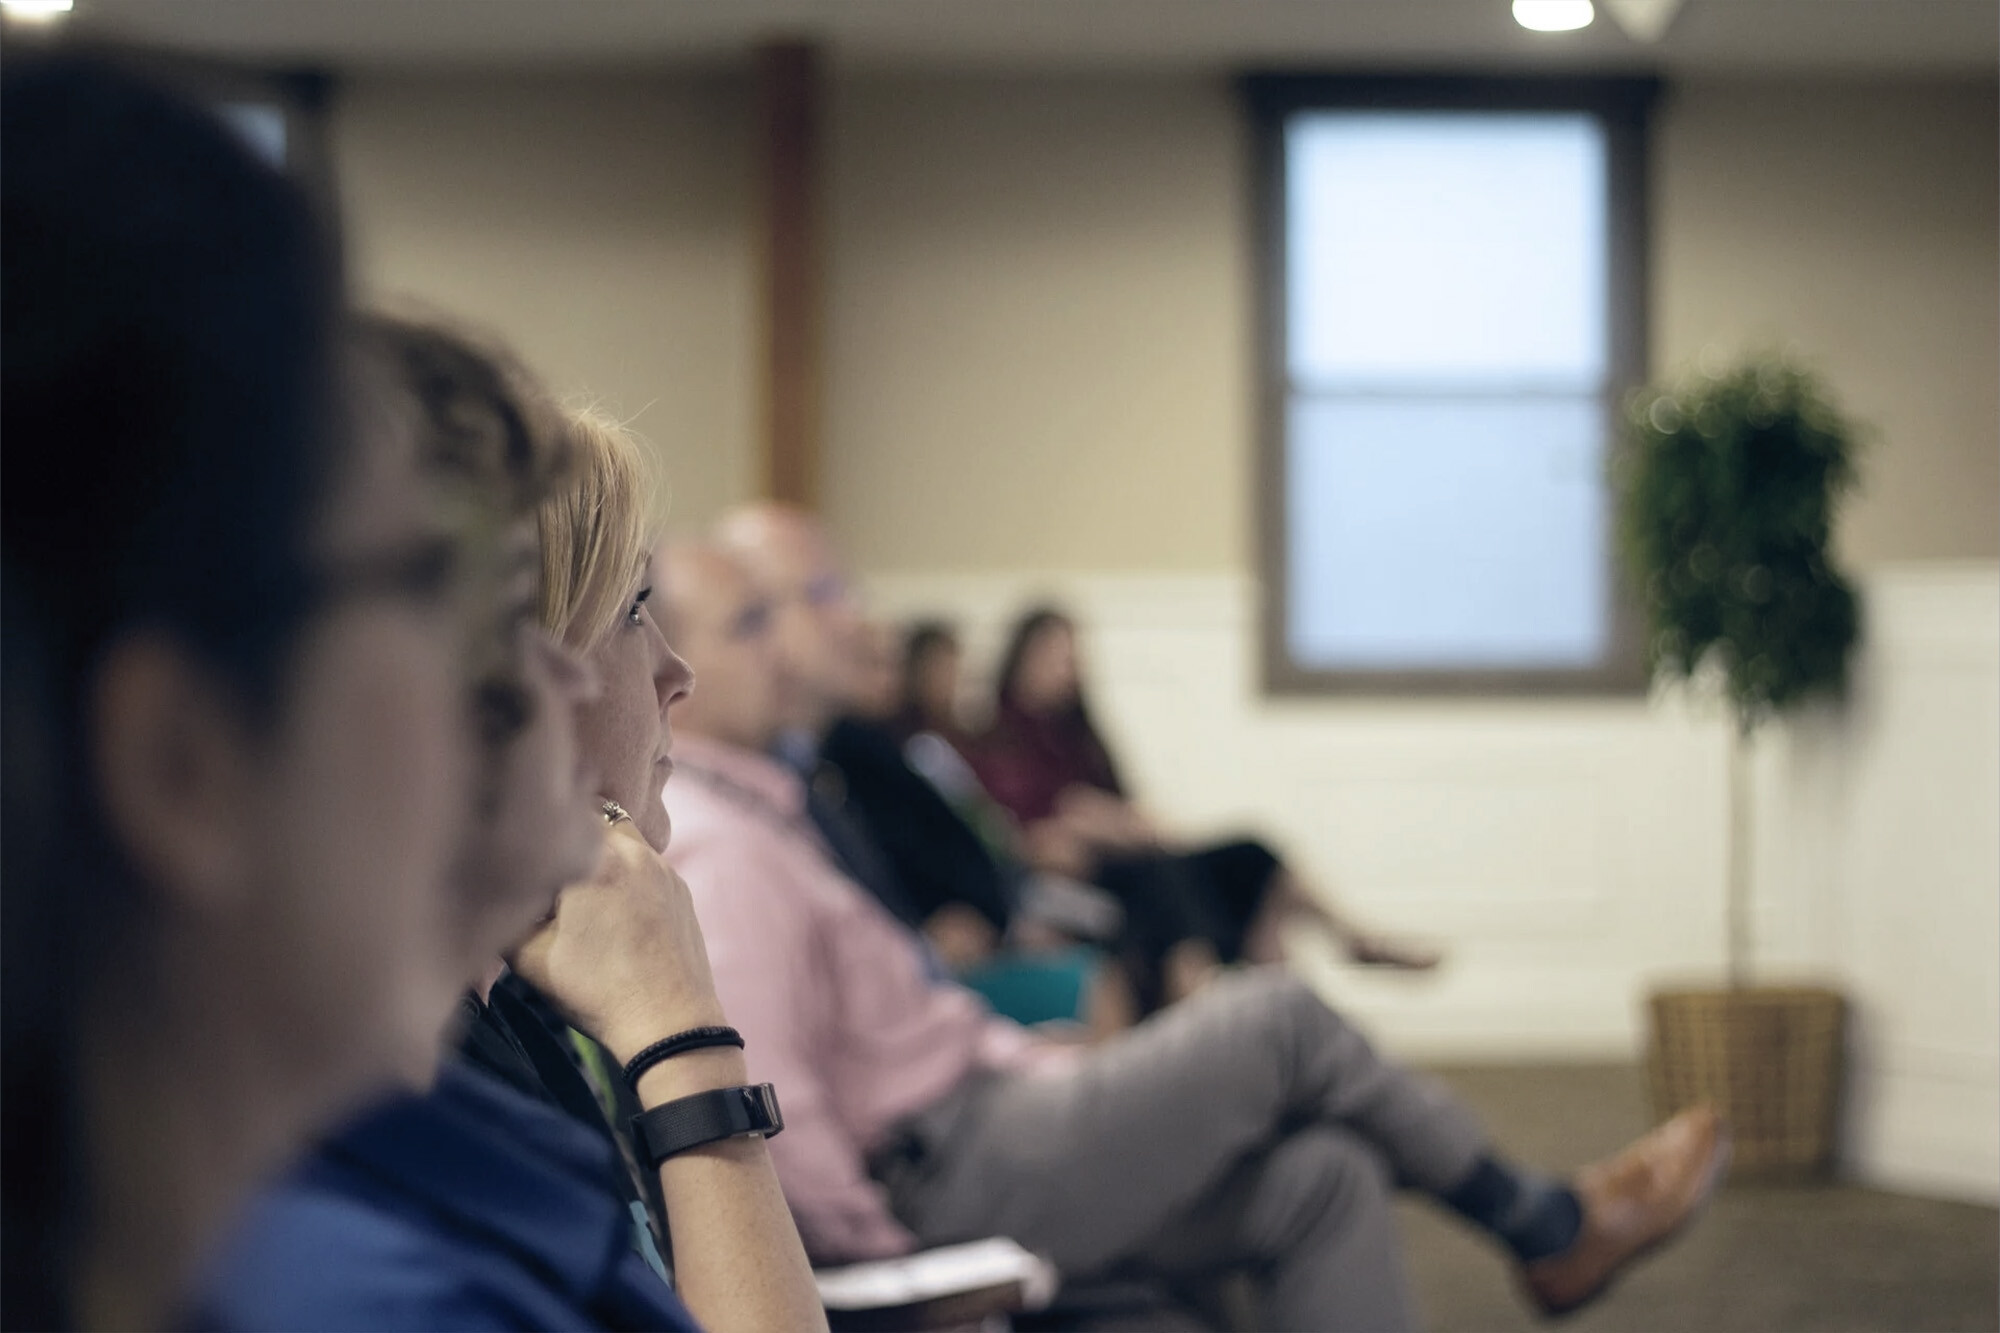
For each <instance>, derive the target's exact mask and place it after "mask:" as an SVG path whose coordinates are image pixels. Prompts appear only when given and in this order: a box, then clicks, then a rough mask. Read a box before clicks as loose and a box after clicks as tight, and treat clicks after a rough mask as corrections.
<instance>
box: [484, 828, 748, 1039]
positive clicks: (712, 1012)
mask: <svg viewBox="0 0 2000 1333" xmlns="http://www.w3.org/2000/svg"><path fill="white" fill-rule="evenodd" d="M508 962H509V963H511V964H512V966H513V968H514V971H515V972H517V973H519V974H520V975H521V977H522V978H523V979H524V980H526V981H527V982H528V983H529V984H531V985H533V986H534V987H535V989H537V990H539V991H540V992H541V993H542V994H543V995H545V996H547V997H548V1000H549V1002H550V1003H551V1004H553V1005H555V1007H556V1009H557V1010H558V1011H559V1012H560V1013H561V1014H562V1016H563V1017H564V1018H565V1019H566V1020H567V1021H568V1022H569V1023H570V1024H571V1025H572V1026H573V1027H577V1028H580V1029H582V1030H583V1031H584V1032H587V1033H589V1034H590V1035H591V1036H593V1037H595V1038H597V1040H599V1041H600V1042H602V1043H604V1045H605V1046H606V1047H608V1048H609V1049H610V1051H611V1053H612V1054H613V1055H615V1056H617V1057H618V1059H620V1060H630V1059H631V1058H632V1057H633V1056H634V1055H636V1054H638V1053H639V1052H640V1051H641V1050H644V1049H645V1048H646V1047H647V1046H649V1045H651V1044H652V1043H653V1042H656V1041H658V1040H660V1039H661V1038H662V1037H668V1036H672V1035H673V1034H674V1033H677V1032H684V1031H686V1030H687V1029H689V1028H694V1027H704V1026H709V1025H713V1024H720V1023H722V1022H724V1021H725V1020H724V1018H723V1013H722V1003H721V1001H719V1000H718V999H717V998H716V995H715V978H714V976H713V975H712V974H711V973H710V971H709V966H708V950H707V947H706V945H705V944H704V943H703V942H702V937H701V924H700V922H698V921H697V920H696V919H695V914H694V902H693V899H692V898H690V897H689V895H688V890H687V885H686V884H684V883H682V882H681V877H680V876H679V875H677V874H675V873H674V871H673V869H672V868H671V867H669V866H668V865H667V864H666V862H665V861H663V860H661V859H660V855H659V853H657V852H655V851H654V850H653V849H652V847H650V846H649V845H648V844H647V842H646V840H645V839H644V838H643V837H641V836H640V835H639V832H638V830H637V829H635V828H634V827H633V826H632V824H631V823H630V822H629V821H620V822H619V823H618V824H617V825H616V826H615V827H613V828H612V830H611V834H610V836H609V837H608V838H606V839H605V848H604V856H603V859H602V860H600V861H599V862H598V866H597V873H596V874H594V875H592V876H591V877H590V878H589V879H587V880H582V881H580V882H578V883H576V884H572V885H570V886H569V887H568V888H566V889H564V890H563V891H562V894H561V896H559V897H558V898H557V899H556V910H555V915H554V916H552V917H550V918H549V920H548V921H547V922H546V923H544V924H543V926H542V927H541V929H540V930H538V931H536V932H535V933H534V934H533V935H532V936H530V937H529V938H528V939H527V941H526V942H524V943H523V944H522V945H521V946H520V947H519V948H518V949H516V950H515V951H514V955H513V957H512V958H510V959H509V960H508Z"/></svg>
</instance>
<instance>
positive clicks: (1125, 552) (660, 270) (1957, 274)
mask: <svg viewBox="0 0 2000 1333" xmlns="http://www.w3.org/2000/svg"><path fill="white" fill-rule="evenodd" d="M743 94H744V90H743V87H742V85H741V84H740V83H739V82H737V81H733V80H729V79H726V78H721V77H718V76H712V75H689V74H673V75H660V76H658V77H654V78H639V77H630V76H621V77H618V78H603V77H597V76H581V75H570V76H549V77H536V78H512V77H506V78H502V77H491V76H485V77H481V76H450V77H438V76H423V75H397V76H387V75H384V76H377V77H370V78H363V79H360V80H358V81H356V82H354V83H353V84H351V85H349V86H347V87H346V88H345V90H344V92H343V96H342V97H341V99H340V101H339V103H338V111H337V113H336V117H335V121H334V143H335V150H336V163H337V168H338V170H339V172H340V175H341V184H342V188H343V191H344V195H345V201H346V210H345V211H346V215H347V219H348V226H349V230H350V236H351V239H352V241H353V242H354V244H355V247H356V254H357V269H358V272H359V273H360V275H361V276H362V278H363V279H364V281H365V282H366V283H367V284H368V285H370V286H371V287H374V288H376V289H380V290H390V291H403V292H411V293H415V294H417V295H419V296H422V297H425V298H428V299H430V300H432V301H435V302H436V303H438V304H440V305H442V306H444V307H446V308H447V309H450V310H454V311H457V312H460V313H462V314H463V315H465V316H467V317H469V318H471V319H474V320H476V321H478V322H480V323H483V324H486V325H488V326H489V327H492V328H494V329H495V330H497V331H499V332H501V333H503V334H505V335H506V336H508V337H509V338H511V339H512V340H514V341H515V342H516V343H517V344H518V346H519V347H520V348H521V350H522V351H523V353H524V354H525V355H527V356H528V357H529V358H530V359H531V361H533V362H534V363H535V364H536V365H537V366H538V367H539V368H541V369H542V370H543V371H544V373H546V374H547V375H548V376H549V377H550V378H551V379H552V380H554V381H555V382H556V383H557V384H558V385H559V386H562V387H565V388H588V389H591V390H594V391H595V392H596V393H598V394H600V395H602V396H603V397H604V398H605V399H606V400H607V402H608V404H609V405H610V406H612V407H613V408H614V409H616V410H618V411H621V412H623V413H626V414H631V413H635V412H640V411H641V409H644V411H643V413H642V415H640V417H639V420H638V425H639V427H640V428H641V429H642V431H644V432H645V433H647V434H648V435H649V436H651V437H652V438H653V439H654V440H655V442H656V443H657V444H658V445H659V447H660V448H661V449H662V450H663V451H664V453H665V455H666V457H667V459H668V460H669V465H670V468H671V471H672V474H673V477H674V482H675V494H676V514H677V516H678V517H679V518H680V519H681V520H682V521H684V522H686V523H690V524H692V523H700V522H704V521H706V520H707V518H709V517H710V516H711V515H713V514H714V513H716V512H717V511H718V510H719V509H721V508H722V507H723V506H725V505H727V504H729V503H731V502H734V501H736V500H739V499H742V498H745V497H746V496H747V495H748V494H749V493H750V489H751V487H752V485H753V483H754V477H755V475H756V470H755V468H754V466H753V461H752V460H753V449H754V430H755V420H756V418H755V413H754V396H753V395H754V384H753V379H752V366H753V364H754V361H753V332H754V328H755V324H754V319H755V314H754V309H753V302H752V298H753V293H754V278H753V273H752V269H751V249H750V244H749V218H750V203H749V199H748V196H747V190H746V181H747V173H746V172H745V170H744V154H745V153H746V152H747V151H748V147H749V139H748V128H747V120H748V107H747V102H746V99H745V97H744V95H743ZM830 118H831V124H830V136H829V139H830V142H829V144H828V178H829V180H828V189H829V193H828V200H827V202H828V217H829V227H830V246H829V254H828V270H829V271H828V278H829V291H828V307H827V333H828V385H827V390H826V394H827V396H826V419H827V430H826V441H827V458H826V495H825V501H826V507H827V510H828V512H829V515H830V517H831V518H832V520H833V522H834V523H835V524H836V526H837V528H838V530H839V532H840V534H841V536H842V537H843V539H844V540H845V542H846V543H847V545H848V546H849V548H850V549H851V550H852V552H853V554H854V556H855V561H856V564H857V565H858V566H859V567H860V568H861V569H862V570H864V571H866V572H884V573H886V572H923V571H949V570H959V571H989V572H1003V571H1007V570H1023V569H1073V570H1102V571H1112V570H1155V571H1176V570H1183V571H1198V570H1210V571H1215V570H1245V569H1248V568H1249V566H1250V563H1251V534H1250V500H1249V496H1250V493H1251V489H1250V488H1251V482H1252V469H1253V457H1254V449H1253V447H1252V440H1253V430H1254V415H1253V410H1252V394H1251V385H1252V382H1253V381H1252V374H1253V366H1252V363H1251V359H1250V350H1249V331H1250V320H1251V317H1252V306H1251V290H1250V277H1249V272H1250V266H1249V262H1248V259H1249V251H1248V246H1249V217H1250V210H1249V191H1250V182H1249V172H1248V165H1247V149H1248V144H1247V139H1246V136H1245V131H1244V129H1243V125H1242V119H1241V115H1240V112H1239V109H1238V107H1237V105H1236V103H1235V100H1234V98H1233V96H1232V95H1231V93H1230V90H1229V88H1228V85H1227V83H1226V82H1225V81H1224V80H1221V79H1205V78H1193V77H1167V76H1157V77H1142V76H1125V77H1118V78H1108V79H1106V78H1100V79H1088V78H1083V77H1069V76H1064V77H1055V76H1050V77H1044V78H1034V77H1019V76H996V75H985V76H969V77H968V76H953V77H946V76H941V75H939V76H922V75H912V74H902V75H892V74H886V73H874V74H855V75H849V76H844V77H840V78H837V79H836V80H835V81H834V85H833V98H832V105H831V108H830ZM1996 121H2000V103H1997V102H1996V96H1995V91H1994V85H1993V84H1992V83H1991V82H1990V81H1988V82H1985V83H1983V84H1962V85H1944V86H1935V85H1933V86H1926V85H1918V84H1907V85H1900V86H1899V85H1889V84H1878V85H1866V84H1847V83H1818V84H1771V83H1761V84H1760V83H1751V82H1744V81H1740V80H1739V81H1724V82H1714V81H1711V82H1700V83H1695V84H1692V85H1689V86H1685V87H1681V88H1677V89H1675V90H1673V91H1672V92H1671V93H1670V94H1669V96H1668V98H1667V100H1666V101H1665V102H1664V103H1663V104H1662V106H1661V108H1660V113H1659V120H1658V130H1657V134H1656V138H1655V156H1654V162H1653V166H1654V195H1653V216H1654V234H1653V260H1654V263H1653V275H1652V276H1653V306H1652V324H1653V330H1654V339H1653V341H1654V353H1655V361H1656V365H1657V366H1658V367H1660V368H1661V369H1670V368H1673V367H1675V366H1678V365H1681V364H1684V363H1686V362H1687V361H1689V360H1690V359H1691V358H1693V357H1694V356H1695V354H1696V353H1697V352H1698V351H1699V350H1700V349H1701V348H1703V347H1704V346H1707V345H1710V344H1715V345H1718V346H1721V347H1723V348H1725V349H1734V348H1740V347H1745V346H1752V345H1757V344H1768V343H1782V342H1786V341H1796V342H1797V343H1798V344H1799V345H1800V347H1801V348H1802V349H1803V350H1804V351H1805V352H1806V353H1807V354H1808V355H1809V356H1811V357H1813V358H1815V359H1816V360H1817V361H1818V362H1819V363H1820V364H1821V365H1823V366H1824V367H1825V369H1826V371H1827V373H1828V375H1829V378H1830V380H1831V382H1832V383H1833V386H1834V388H1835V390H1836V392H1837V393H1838V394H1839V395H1840V397H1841V399H1842V401H1843V402H1844V403H1845V404H1846V405H1847V406H1848V407H1849V408H1850V410H1851V411H1852V412H1853V413H1854V414H1855V415H1856V416H1858V417H1861V418H1864V419H1866V420H1868V421H1870V422H1872V423H1873V424H1874V425H1875V426H1876V427H1878V428H1879V431H1880V436H1879V438H1878V440H1877V442H1876V443H1875V445H1874V447H1873V448H1872V450H1871V451H1870V453H1869V455H1868V456H1867V458H1866V460H1865V473H1864V477H1865V489H1864V492H1863V494H1862V496H1861V497H1860V498H1859V500H1858V501H1857V502H1856V504H1855V505H1854V507H1853V509H1852V510H1851V511H1850V512H1849V514H1848V517H1847V521H1846V523H1845V525H1844V527H1843V532H1842V543H1843V545H1844V547H1845V548H1846V550H1847V552H1848V554H1849V555H1850V556H1851V557H1853V558H1854V559H1855V560H1856V561H1857V562H1859V563H1863V564H1876V563H1881V562H1884V561H1890V560H1898V559H1915V558H1932V557H1946V558H1949V557H1977V558H1989V559H1990V558H1994V557H1995V556H2000V521H1996V510H1995V497H1996V495H2000V384H1997V383H1996V375H1997V374H2000V329H1996V312H2000V271H1996V251H2000V221H1996V202H1995V196H1996V189H1995V183H1996V160H2000V146H1996V128H1995V127H1996Z"/></svg>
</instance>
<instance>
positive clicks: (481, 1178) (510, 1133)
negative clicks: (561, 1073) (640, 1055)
mask: <svg viewBox="0 0 2000 1333" xmlns="http://www.w3.org/2000/svg"><path fill="white" fill-rule="evenodd" d="M615 1169H617V1166H616V1163H615V1162H614V1161H613V1160H612V1157H611V1149H610V1148H609V1147H608V1145H607V1144H606V1143H605V1142H604V1140H603V1138H602V1137H601V1136H599V1135H596V1134H593V1133H592V1132H591V1131H590V1130H588V1129H586V1128H585V1127H583V1126H581V1125H578V1124H576V1123H574V1122H573V1121H572V1120H570V1119H569V1118H568V1117H567V1116H565V1115H564V1114H563V1113H562V1112H561V1111H559V1110H556V1109H555V1108H553V1107H550V1106H548V1105H545V1104H543V1103H540V1102H537V1101H535V1100H533V1099H531V1098H529V1097H526V1096H523V1095H522V1094H521V1093H519V1092H517V1091H515V1090H514V1089H513V1088H510V1087H508V1086H506V1085H505V1084H504V1083H501V1082H500V1081H499V1080H497V1079H494V1078H492V1077H490V1076H488V1075H486V1074H484V1073H481V1072H480V1071H478V1070H476V1069H472V1068H469V1067H467V1066H464V1065H462V1064H457V1063H451V1064H447V1065H446V1066H445V1068H444V1069H443V1071H442V1072H441V1073H440V1074H439V1077H438V1082H437V1086H436V1087H435V1088H433V1089H432V1090H431V1092H430V1093H429V1094H428V1095H426V1096H421V1097H419V1096H415V1095H404V1096H399V1097H397V1098H395V1099H393V1100H391V1101H389V1102H387V1103H385V1104H383V1105H382V1106H380V1107H378V1108H376V1109H375V1110H373V1111H371V1112H369V1113H368V1114H367V1115H365V1116H363V1117H362V1118H361V1119H360V1120H359V1121H358V1122H356V1123H355V1124H354V1125H352V1126H350V1127H349V1128H348V1129H347V1130H345V1131H343V1132H342V1133H341V1134H339V1135H338V1136H337V1137H335V1138H334V1139H332V1140H331V1141H330V1142H328V1144H327V1145H326V1146H325V1147H323V1148H322V1149H320V1151H318V1152H317V1153H315V1154H314V1155H313V1156H312V1157H310V1158H308V1159H307V1160H306V1161H305V1163H303V1164H302V1165H301V1166H300V1167H299V1168H298V1169H296V1170H295V1171H294V1172H293V1173H292V1174H291V1175H290V1176H289V1177H288V1178H286V1179H285V1180H284V1181H282V1182H281V1183H279V1184H278V1185H276V1186H274V1187H273V1188H271V1189H269V1190H267V1191H266V1192H265V1193H264V1194H263V1195H262V1196H261V1197H260V1198H259V1199H258V1200H257V1202H256V1204H255V1206H254V1207H253V1208H252V1209H251V1210H250V1212H249V1213H248V1215H247V1216H246V1217H245V1219H244V1221H243V1224H242V1225H241V1226H240V1227H239V1228H238V1230H237V1232H236V1233H235V1235H234V1236H233V1237H232V1238H231V1240H230V1242H229V1243H228V1245H227V1246H226V1247H225V1249H224V1251H223V1253H222V1255H221V1257H220V1262H219V1263H218V1264H217V1265H216V1267H215V1268H214V1269H213V1270H212V1273H213V1276H212V1280H211V1281H210V1282H209V1283H208V1285H207V1289H206V1291H205V1293H204V1295H203V1297H202V1300H201V1301H200V1303H199V1304H198V1306H197V1309H196V1315H195V1318H194V1320H193V1321H192V1322H193V1324H194V1325H195V1326H196V1327H201V1328H215V1329H227V1330H233V1329H243V1330H250V1329H297V1330H313V1329H327V1330H334V1329H361V1328H367V1329H409V1330H419V1329H421V1330H431V1329H437V1330H447V1329H503V1328H505V1329H516V1328H535V1329H670V1330H684V1331H685V1333H699V1329H698V1326H697V1325H696V1324H695V1322H694V1318H693V1316H692V1315H690V1314H689V1313H688V1311H687V1307H686V1306H684V1305H682V1304H681V1302H680V1298H679V1297H677V1296H675V1295H674V1293H673V1290H672V1289H671V1288H669V1287H668V1286H667V1285H666V1283H664V1282H662V1281H661V1280H660V1278H659V1277H658V1275H657V1274H655V1273H654V1272H653V1271H652V1270H651V1269H650V1268H648V1267H647V1266H646V1262H645V1261H644V1260H643V1259H642V1258H641V1257H640V1256H639V1255H638V1254H637V1253H636V1252H635V1251H634V1250H633V1248H632V1244H631V1231H632V1219H631V1215H630V1213H629V1212H628V1211H627V1207H626V1204H625V1202H624V1201H623V1200H621V1199H620V1198H619V1197H618V1196H617V1194H616V1193H615V1192H613V1191H612V1190H611V1189H610V1187H609V1186H608V1184H607V1182H608V1181H609V1180H610V1179H612V1177H611V1176H610V1174H609V1173H610V1172H611V1171H613V1170H615Z"/></svg>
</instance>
